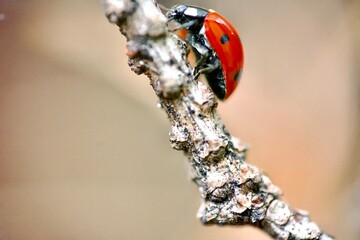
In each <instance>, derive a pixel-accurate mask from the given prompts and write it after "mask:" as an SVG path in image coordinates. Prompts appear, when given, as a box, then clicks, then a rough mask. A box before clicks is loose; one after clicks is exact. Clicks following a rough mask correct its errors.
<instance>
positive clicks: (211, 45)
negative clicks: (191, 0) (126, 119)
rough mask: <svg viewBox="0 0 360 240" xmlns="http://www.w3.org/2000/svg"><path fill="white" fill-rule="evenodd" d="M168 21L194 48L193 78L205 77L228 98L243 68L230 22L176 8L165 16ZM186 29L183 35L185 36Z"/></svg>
mask: <svg viewBox="0 0 360 240" xmlns="http://www.w3.org/2000/svg"><path fill="white" fill-rule="evenodd" d="M166 17H167V20H168V22H174V23H175V24H177V25H178V26H177V27H176V28H175V29H173V30H172V31H174V32H175V31H178V33H177V34H178V35H179V36H180V37H181V38H183V39H184V40H185V41H186V42H187V43H188V44H189V45H190V46H191V48H192V49H193V52H194V54H195V56H196V59H197V63H196V66H195V69H194V76H195V78H197V77H198V76H199V74H205V77H206V80H207V81H208V83H209V86H210V87H211V89H212V91H213V92H214V93H215V95H216V96H217V97H218V98H219V99H220V100H225V99H227V98H228V97H229V96H230V95H231V94H232V93H233V92H234V90H235V88H236V86H237V85H238V83H239V79H240V76H241V72H242V69H243V65H244V51H243V46H242V43H241V40H240V37H239V35H238V33H237V31H236V29H235V28H234V27H233V26H232V25H231V23H230V22H229V21H228V20H226V18H224V17H223V16H221V15H220V14H219V13H217V12H215V11H214V10H211V9H210V10H206V9H203V8H200V7H195V6H188V5H175V6H174V7H172V8H170V9H169V10H168V12H167V13H166ZM184 30H186V34H184Z"/></svg>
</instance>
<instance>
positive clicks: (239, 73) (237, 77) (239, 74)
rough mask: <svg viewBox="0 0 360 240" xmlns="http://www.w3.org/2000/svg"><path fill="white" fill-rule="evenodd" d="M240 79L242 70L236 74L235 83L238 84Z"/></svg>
mask: <svg viewBox="0 0 360 240" xmlns="http://www.w3.org/2000/svg"><path fill="white" fill-rule="evenodd" d="M240 77H241V70H239V71H238V72H237V73H236V74H235V76H234V81H235V82H238V81H239V79H240Z"/></svg>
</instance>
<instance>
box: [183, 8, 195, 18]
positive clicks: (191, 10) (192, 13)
mask: <svg viewBox="0 0 360 240" xmlns="http://www.w3.org/2000/svg"><path fill="white" fill-rule="evenodd" d="M184 14H185V15H188V16H193V17H196V16H197V15H198V10H197V9H196V8H193V7H188V8H187V9H186V10H185V12H184Z"/></svg>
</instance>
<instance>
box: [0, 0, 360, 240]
mask: <svg viewBox="0 0 360 240" xmlns="http://www.w3.org/2000/svg"><path fill="white" fill-rule="evenodd" d="M161 3H162V4H163V5H165V6H168V7H170V6H172V5H174V4H176V3H184V4H193V5H199V6H203V7H205V8H212V9H215V10H217V11H218V12H220V13H221V14H222V15H224V16H226V18H228V19H229V20H230V21H231V22H232V23H233V24H234V26H235V27H236V28H237V29H238V31H239V33H240V36H241V39H242V42H243V44H244V47H245V57H246V58H245V69H244V74H243V76H242V79H241V83H240V85H239V88H238V89H237V91H236V92H235V94H234V95H232V97H231V98H230V99H229V100H228V101H226V102H224V103H220V105H219V112H220V114H221V116H222V119H223V121H224V122H225V123H226V126H227V127H228V129H229V130H230V131H231V133H232V134H233V135H234V136H236V137H239V138H240V139H241V140H242V141H244V142H247V143H249V144H250V145H251V149H250V151H249V158H248V161H249V162H250V163H251V164H255V165H256V166H257V167H259V168H260V169H262V170H263V171H265V172H266V173H267V174H268V175H269V176H270V177H271V179H272V181H273V182H274V183H275V184H277V185H278V186H280V187H281V188H282V189H283V191H284V193H285V195H284V199H285V200H286V201H288V202H289V203H290V204H291V205H292V206H293V207H296V208H300V209H306V210H308V211H309V212H310V213H311V216H312V219H313V220H314V221H316V222H317V223H318V224H319V225H320V227H321V228H322V229H324V230H326V231H327V232H328V233H330V234H333V235H335V236H337V238H338V239H359V236H360V230H359V229H360V164H359V161H360V159H359V156H360V143H359V140H360V136H359V119H360V108H359V107H360V106H359V102H360V101H359V100H360V97H359V96H360V95H359V90H360V84H359V76H360V70H359V64H360V58H359V56H360V54H359V49H360V48H359V47H360V46H359V45H360V1H350V0H330V1H325V0H317V1H316V0H292V1H281V0H267V1H263V0H242V1H215V0H206V1H205V0H203V1H185V0H183V1H182V2H175V1H165V0H163V1H161ZM124 52H125V39H124V37H123V36H122V35H121V34H120V33H119V31H118V28H117V27H116V26H115V25H111V24H109V23H108V21H107V19H106V17H105V16H104V14H103V11H102V5H101V2H100V1H96V0H91V1H90V0H77V1H65V0H57V1H45V0H27V1H22V0H0V239H12V240H20V239H27V240H32V239H36V240H42V239H44V240H45V239H46V240H57V239H59V240H60V239H61V240H62V239H77V240H80V239H86V240H92V239H94V240H98V239H108V240H112V239H114V240H115V239H117V240H118V239H121V240H127V239H132V240H137V239H139V240H141V239H147V240H152V239H153V240H162V239H164V240H190V239H207V240H212V239H223V240H227V239H229V240H230V239H232V240H233V239H270V238H269V237H268V236H267V235H266V234H264V233H262V232H261V231H259V230H257V229H254V228H251V227H218V226H207V227H205V226H202V225H201V224H200V223H199V221H198V220H197V219H196V217H195V214H196V211H197V209H198V206H199V196H198V191H197V189H196V186H195V184H193V183H191V182H190V181H189V180H188V176H187V170H186V164H185V162H186V158H185V156H183V154H182V153H181V152H177V151H174V150H172V149H171V146H170V144H169V140H168V131H169V123H168V121H167V118H166V116H165V114H164V113H163V112H162V111H161V110H159V109H158V108H157V107H156V104H157V99H156V97H155V94H154V92H153V91H152V89H151V87H150V85H149V81H148V79H147V78H146V77H144V76H137V75H135V74H134V73H133V72H131V71H130V69H129V68H128V66H127V58H126V56H125V53H124Z"/></svg>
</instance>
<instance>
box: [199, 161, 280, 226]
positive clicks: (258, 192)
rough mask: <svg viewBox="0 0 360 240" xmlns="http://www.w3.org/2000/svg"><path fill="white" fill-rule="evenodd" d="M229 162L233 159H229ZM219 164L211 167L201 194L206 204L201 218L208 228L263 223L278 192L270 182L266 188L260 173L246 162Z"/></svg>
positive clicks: (203, 204)
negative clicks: (221, 225)
mask: <svg viewBox="0 0 360 240" xmlns="http://www.w3.org/2000/svg"><path fill="white" fill-rule="evenodd" d="M228 159H231V157H229V158H228ZM234 160H235V159H234ZM239 161H240V162H241V160H239V159H236V160H235V162H232V161H231V160H230V162H226V161H225V162H220V163H217V164H214V165H211V166H209V169H208V171H207V175H206V176H205V177H203V179H202V180H203V182H202V183H199V184H200V185H201V187H200V191H201V193H202V196H203V199H204V201H203V202H202V204H201V206H200V209H199V211H198V217H199V218H200V220H201V221H202V222H203V223H206V224H245V223H251V224H254V223H256V222H259V221H261V220H263V219H264V218H265V216H266V211H267V209H268V206H269V204H270V203H271V201H273V200H274V199H275V198H276V197H278V194H279V192H270V191H269V189H275V188H276V187H274V186H273V185H272V184H271V182H268V183H267V184H264V181H263V179H262V174H261V172H260V171H259V170H258V169H257V168H256V167H254V166H251V165H248V164H246V163H244V162H242V163H241V165H240V167H239V168H238V167H237V164H235V163H236V162H239Z"/></svg>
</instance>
